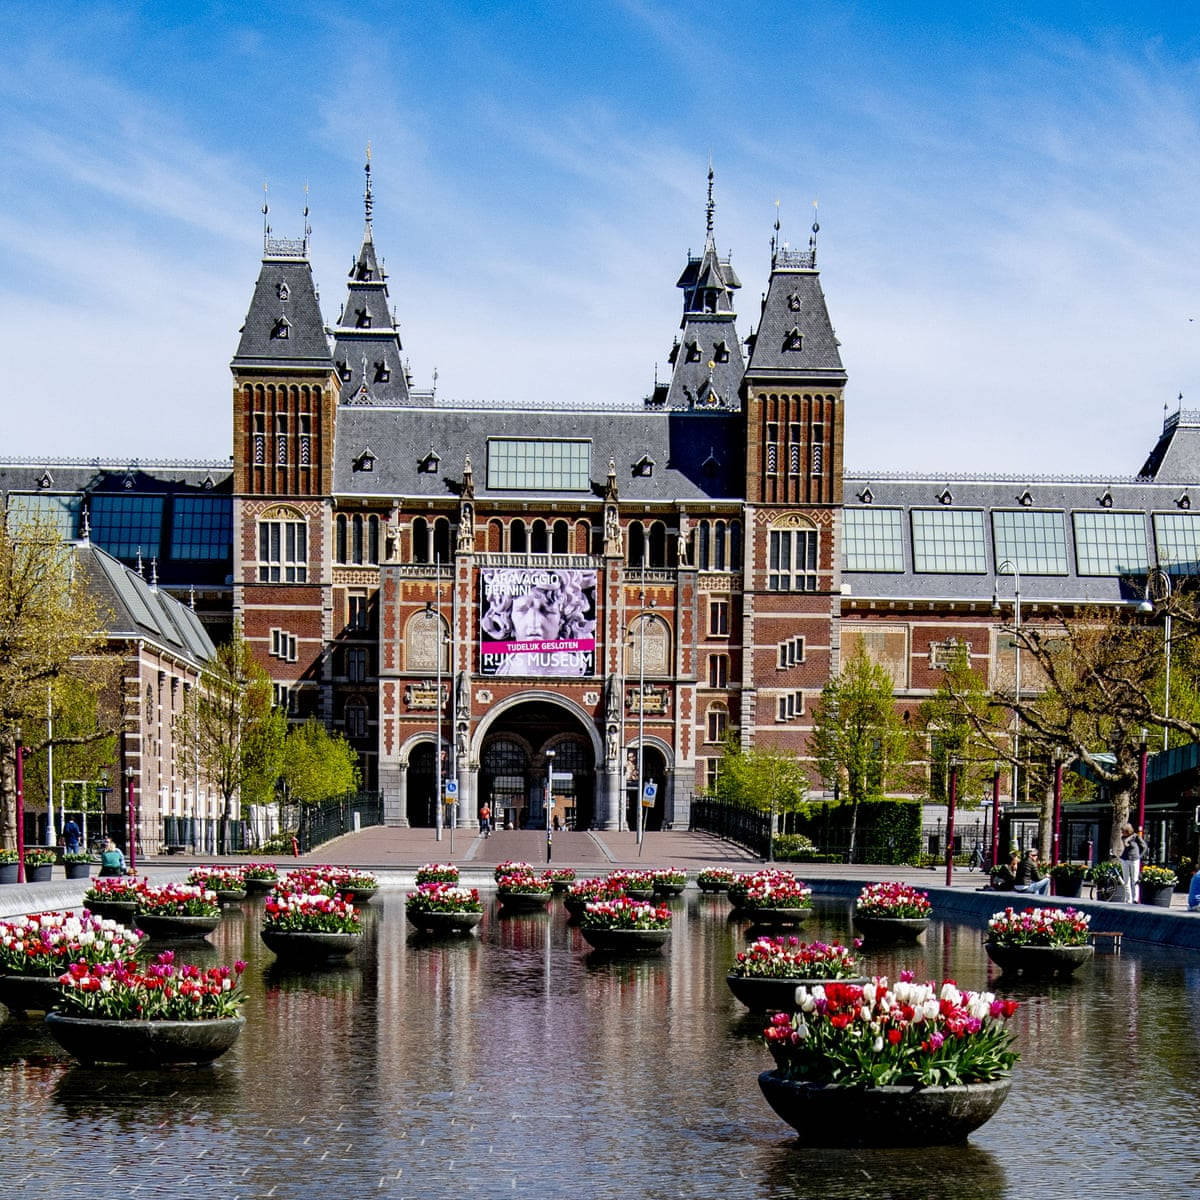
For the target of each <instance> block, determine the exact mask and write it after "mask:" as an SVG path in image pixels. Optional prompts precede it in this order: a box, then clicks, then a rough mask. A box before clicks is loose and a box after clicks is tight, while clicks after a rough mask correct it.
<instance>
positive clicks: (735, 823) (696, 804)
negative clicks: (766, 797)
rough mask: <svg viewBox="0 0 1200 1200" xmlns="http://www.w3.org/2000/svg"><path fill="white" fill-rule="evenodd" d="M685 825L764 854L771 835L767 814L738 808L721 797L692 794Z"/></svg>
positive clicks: (769, 820)
mask: <svg viewBox="0 0 1200 1200" xmlns="http://www.w3.org/2000/svg"><path fill="white" fill-rule="evenodd" d="M688 828H689V829H693V830H696V829H699V830H703V831H704V832H705V833H712V834H715V835H716V836H717V837H721V838H725V839H726V840H727V841H730V842H736V843H737V844H738V845H739V846H745V847H746V849H747V850H751V851H753V852H754V853H755V854H757V855H759V856H761V857H763V858H766V856H767V850H768V845H769V842H770V838H771V818H770V816H769V815H768V814H767V813H763V812H756V811H754V810H753V809H749V808H742V807H740V806H739V805H736V804H729V803H728V802H727V801H724V800H714V799H712V798H711V797H703V796H696V797H694V798H693V800H692V817H691V824H690V825H689V826H688Z"/></svg>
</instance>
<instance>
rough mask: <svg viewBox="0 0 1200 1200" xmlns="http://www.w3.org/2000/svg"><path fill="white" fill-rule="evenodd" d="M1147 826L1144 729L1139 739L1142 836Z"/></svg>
mask: <svg viewBox="0 0 1200 1200" xmlns="http://www.w3.org/2000/svg"><path fill="white" fill-rule="evenodd" d="M1145 828H1146V731H1145V730H1144V729H1143V730H1142V731H1141V735H1140V737H1139V740H1138V820H1137V831H1138V835H1139V836H1141V833H1142V830H1143V829H1145Z"/></svg>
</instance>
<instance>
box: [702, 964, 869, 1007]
mask: <svg viewBox="0 0 1200 1200" xmlns="http://www.w3.org/2000/svg"><path fill="white" fill-rule="evenodd" d="M725 982H726V983H727V984H729V990H730V991H731V992H732V993H733V994H734V995H735V996H736V997H737V998H738V999H739V1000H740V1001H741V1002H742V1003H743V1004H744V1005H745V1006H746V1007H747V1008H748V1009H750V1011H751V1012H795V1011H796V989H797V988H798V987H807V988H812V987H817V986H818V985H820V986H821V987H824V986H825V984H827V983H853V984H857V985H858V986H859V987H861V986H862V985H863V984H864V983H870V980H869V979H868V978H867V977H866V976H865V975H855V976H853V977H852V978H850V979H798V978H797V979H780V978H776V977H774V976H766V975H735V974H734V973H733V972H732V971H731V972H730V973H729V974H728V975H726V976H725Z"/></svg>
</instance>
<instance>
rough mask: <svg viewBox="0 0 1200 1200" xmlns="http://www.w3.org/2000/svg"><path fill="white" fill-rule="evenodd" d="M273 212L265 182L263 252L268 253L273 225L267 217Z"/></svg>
mask: <svg viewBox="0 0 1200 1200" xmlns="http://www.w3.org/2000/svg"><path fill="white" fill-rule="evenodd" d="M270 211H271V205H270V204H269V203H268V201H267V181H266V180H265V179H264V180H263V206H262V214H263V252H264V253H266V249H267V242H268V241H270V239H271V225H270V222H269V221H268V220H267V216H268V214H269V213H270Z"/></svg>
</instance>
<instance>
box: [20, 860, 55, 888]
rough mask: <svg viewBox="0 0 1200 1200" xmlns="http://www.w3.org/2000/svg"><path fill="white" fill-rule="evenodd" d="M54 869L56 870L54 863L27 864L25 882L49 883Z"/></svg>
mask: <svg viewBox="0 0 1200 1200" xmlns="http://www.w3.org/2000/svg"><path fill="white" fill-rule="evenodd" d="M53 871H54V866H53V864H52V863H46V864H45V865H44V866H40V867H29V866H27V867H26V868H25V882H26V883H49V882H50V876H51V874H52V873H53Z"/></svg>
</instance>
